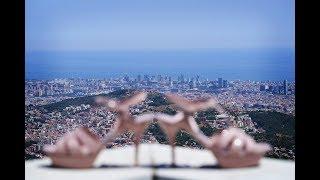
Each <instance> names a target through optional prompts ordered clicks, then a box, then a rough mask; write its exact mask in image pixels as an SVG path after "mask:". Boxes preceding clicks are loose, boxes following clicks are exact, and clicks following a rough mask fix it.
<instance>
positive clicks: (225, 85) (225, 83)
mask: <svg viewBox="0 0 320 180" xmlns="http://www.w3.org/2000/svg"><path fill="white" fill-rule="evenodd" d="M222 85H223V87H224V88H226V87H228V81H227V80H223V84H222Z"/></svg>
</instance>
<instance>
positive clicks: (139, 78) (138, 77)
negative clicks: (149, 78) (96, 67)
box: [137, 74, 141, 82]
mask: <svg viewBox="0 0 320 180" xmlns="http://www.w3.org/2000/svg"><path fill="white" fill-rule="evenodd" d="M137 81H138V82H141V75H140V74H139V75H138V76H137Z"/></svg>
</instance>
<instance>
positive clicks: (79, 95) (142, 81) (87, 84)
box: [25, 74, 295, 160]
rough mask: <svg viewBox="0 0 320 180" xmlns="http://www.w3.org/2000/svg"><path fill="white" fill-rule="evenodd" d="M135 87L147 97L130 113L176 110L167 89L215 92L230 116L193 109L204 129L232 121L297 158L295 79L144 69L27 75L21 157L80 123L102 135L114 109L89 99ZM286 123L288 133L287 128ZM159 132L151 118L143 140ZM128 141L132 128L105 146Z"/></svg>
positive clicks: (195, 94) (183, 137)
mask: <svg viewBox="0 0 320 180" xmlns="http://www.w3.org/2000/svg"><path fill="white" fill-rule="evenodd" d="M133 91H146V92H149V94H151V96H150V98H148V99H147V100H146V101H145V102H143V103H140V104H139V105H136V106H133V107H131V109H130V111H131V113H132V114H133V115H137V114H141V113H145V112H159V111H160V112H166V113H174V112H175V111H176V109H175V107H173V106H172V105H170V104H168V103H166V101H165V100H164V99H163V96H162V95H163V94H165V93H167V92H172V93H178V94H179V95H182V96H184V97H186V98H189V99H198V98H204V97H208V96H213V97H215V98H216V99H217V100H218V101H219V103H220V104H221V105H222V106H223V107H225V109H227V111H228V113H229V114H230V115H231V116H232V117H234V118H232V120H231V121H225V120H224V119H223V118H221V117H222V116H223V115H219V114H216V113H214V111H212V110H209V111H205V112H198V113H196V114H195V119H196V120H197V123H198V125H199V127H201V130H203V131H204V133H205V134H206V135H211V134H212V133H213V132H215V131H216V130H219V129H225V128H227V127H228V126H236V127H238V128H242V129H244V130H245V131H246V132H247V133H249V134H251V135H252V136H253V137H254V138H255V139H256V140H257V141H259V140H261V141H263V140H267V141H272V142H270V143H271V144H272V145H273V151H272V152H270V153H269V154H268V156H270V157H274V158H284V159H292V160H294V159H295V145H294V133H292V131H293V132H294V117H295V82H289V81H287V80H283V81H250V80H227V79H224V78H223V77H218V78H217V79H208V78H205V77H202V76H199V75H196V76H192V77H187V76H185V75H182V74H181V75H179V76H177V77H172V76H168V75H162V74H159V75H150V74H142V75H137V76H128V75H123V76H121V77H118V78H105V79H83V78H64V79H51V80H26V81H25V98H26V100H25V129H26V132H25V142H26V148H25V158H26V159H34V158H42V157H44V154H43V153H42V152H41V149H42V147H43V145H45V144H54V143H55V142H56V141H57V139H59V138H60V137H61V136H62V135H63V134H65V133H66V132H69V131H72V130H74V129H75V128H77V127H79V126H86V127H89V128H91V129H92V130H93V131H94V132H95V133H96V134H97V135H99V136H100V137H102V136H103V135H105V134H106V133H107V132H108V131H109V129H110V128H112V126H113V123H114V121H115V114H114V113H112V112H110V111H108V110H107V109H106V108H104V107H96V106H94V105H93V104H92V102H90V100H88V99H90V97H94V96H97V95H101V94H104V95H111V96H112V97H114V98H121V97H125V96H128V95H130V93H132V92H133ZM261 113H262V114H261ZM263 113H264V114H263ZM264 118H266V119H264ZM268 118H269V119H268ZM277 118H278V119H279V118H280V119H281V122H280V121H279V122H278V119H277ZM260 119H263V120H266V121H268V123H264V122H262V120H260ZM271 120H272V123H273V121H277V122H275V123H282V124H280V125H277V126H275V127H274V128H277V129H279V128H283V129H285V130H284V131H283V130H282V129H280V130H279V131H276V130H274V131H273V130H272V131H271V130H270V128H267V126H266V124H269V125H270V126H272V123H271ZM269 121H270V122H269ZM284 121H285V122H284ZM286 121H288V122H286ZM291 121H292V122H291ZM288 123H289V124H288ZM292 124H293V128H292ZM279 126H280V127H279ZM289 126H290V127H291V129H290V133H287V131H289V130H288V127H289ZM159 132H160V130H159V127H158V126H157V125H156V122H155V123H152V124H151V125H150V127H149V128H148V129H147V130H146V133H145V135H144V137H143V140H142V143H166V141H165V140H164V139H165V137H162V136H164V134H161V133H159ZM288 139H289V140H288ZM283 142H286V143H288V145H285V144H284V143H283ZM289 142H291V143H289ZM132 143H133V141H132V134H131V133H126V134H124V135H122V136H121V137H118V138H117V139H116V140H115V141H114V142H113V143H111V144H110V145H109V146H108V147H109V148H110V147H115V146H126V145H130V144H132ZM176 143H177V145H181V146H186V147H192V148H200V149H201V148H202V147H201V146H200V145H199V144H198V143H197V142H196V141H194V140H193V139H192V138H190V136H188V135H187V134H186V133H179V134H178V135H177V142H176Z"/></svg>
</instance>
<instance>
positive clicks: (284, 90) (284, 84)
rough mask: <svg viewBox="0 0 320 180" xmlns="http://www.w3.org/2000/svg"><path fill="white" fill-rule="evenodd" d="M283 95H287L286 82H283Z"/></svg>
mask: <svg viewBox="0 0 320 180" xmlns="http://www.w3.org/2000/svg"><path fill="white" fill-rule="evenodd" d="M283 94H285V95H287V94H288V81H287V80H284V81H283Z"/></svg>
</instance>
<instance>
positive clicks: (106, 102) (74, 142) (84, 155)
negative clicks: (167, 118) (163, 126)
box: [44, 92, 153, 168]
mask: <svg viewBox="0 0 320 180" xmlns="http://www.w3.org/2000/svg"><path fill="white" fill-rule="evenodd" d="M145 99H146V93H143V92H142V93H137V94H135V95H133V96H132V97H130V98H128V99H125V100H123V101H117V100H112V99H108V98H103V97H98V98H97V99H96V103H97V104H99V105H103V106H107V108H108V109H109V110H111V111H113V112H115V113H117V118H116V122H115V125H114V127H113V129H112V130H111V131H110V132H109V133H108V134H107V135H106V136H105V137H104V138H103V139H102V140H100V139H99V138H98V137H97V136H96V135H94V134H93V133H91V132H90V131H89V130H88V129H87V128H78V129H76V130H75V131H72V132H70V133H67V134H65V135H64V136H63V137H62V138H61V139H60V140H59V141H58V142H57V143H56V144H55V145H50V146H45V147H44V152H45V153H46V154H47V155H48V156H49V157H50V158H51V159H52V160H53V164H54V165H56V166H60V167H68V168H87V167H91V166H92V163H93V161H94V159H95V158H96V156H97V155H98V153H99V152H100V151H101V150H102V149H104V148H105V146H106V144H108V143H109V142H112V141H113V140H114V139H115V138H116V137H117V136H119V135H121V134H123V133H125V132H127V131H133V132H134V139H133V141H134V144H135V147H136V148H135V149H136V150H135V161H134V164H135V165H137V164H138V145H139V143H140V140H141V137H142V135H143V132H144V130H145V128H146V127H147V126H148V124H149V123H150V122H151V121H152V120H153V114H144V115H140V116H136V117H133V116H132V115H131V114H130V112H129V107H130V106H132V105H135V104H138V103H140V102H142V101H144V100H145ZM73 162H74V163H73Z"/></svg>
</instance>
